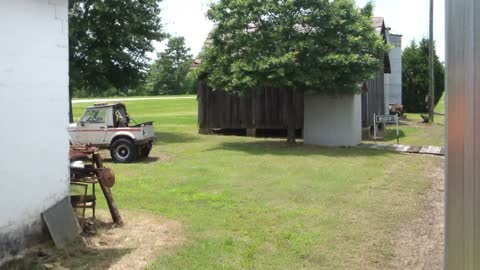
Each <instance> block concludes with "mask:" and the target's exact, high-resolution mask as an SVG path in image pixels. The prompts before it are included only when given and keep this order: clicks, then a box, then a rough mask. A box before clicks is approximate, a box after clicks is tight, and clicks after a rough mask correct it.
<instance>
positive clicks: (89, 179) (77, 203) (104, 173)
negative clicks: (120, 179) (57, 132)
mask: <svg viewBox="0 0 480 270" xmlns="http://www.w3.org/2000/svg"><path fill="white" fill-rule="evenodd" d="M70 161H71V162H74V163H72V164H73V165H72V166H71V168H70V174H71V175H70V177H71V184H72V185H75V186H80V187H82V188H84V190H83V191H84V192H83V194H82V195H72V196H71V202H72V206H73V207H74V208H76V209H82V215H83V218H85V211H86V209H88V208H90V209H92V212H93V218H95V207H96V194H95V186H96V185H97V184H98V185H99V186H100V188H101V190H102V192H103V195H104V196H105V200H106V201H107V205H108V209H109V211H110V214H111V216H112V220H113V222H114V223H115V224H116V225H118V226H123V220H122V217H121V216H120V213H119V211H118V208H117V206H116V204H115V201H114V199H113V196H112V192H111V190H110V188H112V187H113V186H114V185H115V175H114V173H113V171H112V170H111V169H109V168H105V167H104V166H103V160H102V157H101V156H100V154H99V153H98V148H96V147H92V146H89V145H73V146H71V147H70ZM78 161H81V162H82V165H81V166H76V165H75V162H78ZM89 186H91V190H92V193H91V194H88V187H89Z"/></svg>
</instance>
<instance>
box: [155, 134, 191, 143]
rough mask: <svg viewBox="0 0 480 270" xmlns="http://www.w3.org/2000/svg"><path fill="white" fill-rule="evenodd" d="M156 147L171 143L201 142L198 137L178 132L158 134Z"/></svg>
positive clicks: (156, 135)
mask: <svg viewBox="0 0 480 270" xmlns="http://www.w3.org/2000/svg"><path fill="white" fill-rule="evenodd" d="M155 137H156V138H155V142H154V144H155V145H158V144H160V145H161V144H169V143H189V142H194V141H197V140H199V137H198V136H194V135H190V134H186V133H178V132H175V133H173V132H156V133H155Z"/></svg>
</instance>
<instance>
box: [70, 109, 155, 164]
mask: <svg viewBox="0 0 480 270" xmlns="http://www.w3.org/2000/svg"><path fill="white" fill-rule="evenodd" d="M152 123H153V122H147V123H142V124H137V125H134V126H130V125H129V124H130V117H129V115H128V114H127V109H126V107H125V105H124V104H122V103H116V104H106V103H102V104H95V105H94V106H91V107H88V108H87V109H86V110H85V113H84V114H83V115H82V117H81V118H80V120H79V121H78V123H76V124H70V127H69V129H68V132H69V134H70V143H72V144H91V145H93V146H96V147H99V148H108V149H110V155H111V156H112V159H113V160H114V161H116V162H120V163H129V162H132V161H134V160H136V159H138V158H146V157H148V155H149V154H150V150H152V144H153V140H154V139H155V132H154V129H153V124H152Z"/></svg>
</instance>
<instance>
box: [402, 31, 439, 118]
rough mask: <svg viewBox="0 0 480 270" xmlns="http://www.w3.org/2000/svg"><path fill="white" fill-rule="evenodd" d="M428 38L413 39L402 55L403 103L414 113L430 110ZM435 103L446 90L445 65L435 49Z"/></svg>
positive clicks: (407, 109)
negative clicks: (417, 41) (417, 40)
mask: <svg viewBox="0 0 480 270" xmlns="http://www.w3.org/2000/svg"><path fill="white" fill-rule="evenodd" d="M428 56H429V46H428V39H425V38H424V39H422V40H421V41H420V42H419V43H416V42H415V41H412V42H411V43H410V45H409V46H408V47H407V48H405V50H404V51H403V55H402V62H403V71H402V84H403V91H402V103H403V106H404V108H405V110H406V111H408V112H412V113H426V112H428V98H427V97H428V85H429V77H428ZM434 74H435V105H436V104H438V102H439V101H440V98H441V97H442V95H443V93H444V91H445V67H444V66H443V64H442V63H441V62H440V59H439V58H438V55H437V54H436V50H435V59H434Z"/></svg>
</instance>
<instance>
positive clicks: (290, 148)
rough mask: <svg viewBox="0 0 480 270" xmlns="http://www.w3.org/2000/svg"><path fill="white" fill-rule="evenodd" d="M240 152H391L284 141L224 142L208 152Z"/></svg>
mask: <svg viewBox="0 0 480 270" xmlns="http://www.w3.org/2000/svg"><path fill="white" fill-rule="evenodd" d="M222 150H223V151H225V150H226V151H239V152H244V153H248V154H251V155H279V156H329V157H346V156H350V157H355V156H364V157H368V156H379V155H387V154H389V153H390V152H386V151H378V150H372V149H364V148H357V147H322V146H312V145H304V144H303V143H297V144H296V145H289V144H288V143H286V142H282V141H257V142H224V143H222V144H220V145H219V146H218V147H215V148H211V149H208V150H206V151H222Z"/></svg>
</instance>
